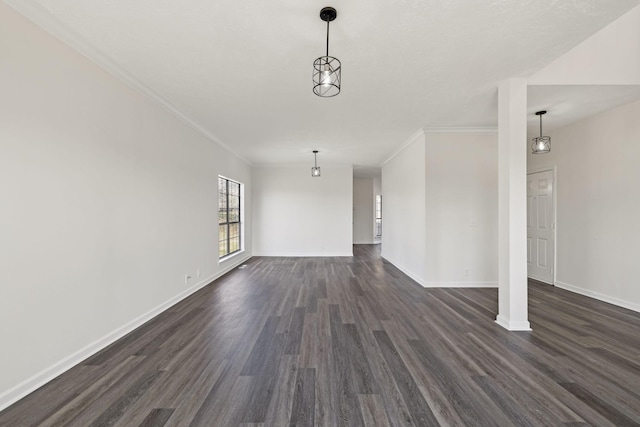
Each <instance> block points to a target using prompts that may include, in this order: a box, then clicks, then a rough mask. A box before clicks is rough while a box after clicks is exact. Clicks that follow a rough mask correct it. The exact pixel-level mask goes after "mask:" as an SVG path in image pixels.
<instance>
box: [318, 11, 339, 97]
mask: <svg viewBox="0 0 640 427" xmlns="http://www.w3.org/2000/svg"><path fill="white" fill-rule="evenodd" d="M337 16H338V12H336V10H335V9H334V8H332V7H324V8H322V10H321V11H320V19H322V20H323V21H325V22H326V23H327V54H326V55H325V56H321V57H320V58H318V59H316V60H315V61H313V93H315V94H316V95H318V96H321V97H324V98H328V97H331V96H336V95H337V94H339V93H340V80H341V75H342V66H341V64H340V61H339V60H338V59H337V58H334V57H333V56H329V22H331V21H333V20H334V19H336V17H337Z"/></svg>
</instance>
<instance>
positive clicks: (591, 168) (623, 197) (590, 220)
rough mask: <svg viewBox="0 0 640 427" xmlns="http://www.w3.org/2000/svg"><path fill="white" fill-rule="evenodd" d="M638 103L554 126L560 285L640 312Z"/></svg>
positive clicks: (531, 164) (531, 161) (536, 165)
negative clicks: (639, 261) (575, 121)
mask: <svg viewBox="0 0 640 427" xmlns="http://www.w3.org/2000/svg"><path fill="white" fill-rule="evenodd" d="M638 117H640V101H636V102H634V103H631V104H627V105H624V106H621V107H618V108H615V109H613V110H610V111H607V112H605V113H602V114H599V115H596V116H593V117H590V118H587V119H585V120H582V121H580V122H577V123H574V124H572V125H569V126H566V127H564V128H561V129H558V130H555V131H553V132H550V133H549V135H550V136H551V152H550V153H548V154H539V155H532V154H529V155H528V169H529V170H530V171H535V170H540V169H544V168H548V167H553V166H557V175H556V178H557V181H556V186H555V188H556V190H557V193H556V201H557V206H556V208H557V218H556V221H557V222H556V237H557V242H556V245H557V253H556V285H557V286H560V287H564V288H567V289H570V290H573V291H576V292H579V293H583V294H586V295H589V296H592V297H595V298H598V299H602V300H604V301H608V302H611V303H614V304H617V305H621V306H623V307H628V308H631V309H634V310H636V311H640V287H639V286H638V269H637V265H638V257H639V256H640V250H639V249H638V236H640V222H638V218H640V192H639V191H638V186H639V183H640V168H639V167H638V159H639V158H640V143H639V141H640V122H639V121H638Z"/></svg>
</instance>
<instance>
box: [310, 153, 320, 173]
mask: <svg viewBox="0 0 640 427" xmlns="http://www.w3.org/2000/svg"><path fill="white" fill-rule="evenodd" d="M311 176H312V177H314V178H315V177H317V176H320V167H319V166H318V150H313V166H312V167H311Z"/></svg>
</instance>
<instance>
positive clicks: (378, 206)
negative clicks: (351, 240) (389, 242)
mask: <svg viewBox="0 0 640 427" xmlns="http://www.w3.org/2000/svg"><path fill="white" fill-rule="evenodd" d="M374 216H375V223H376V236H375V237H382V195H381V194H376V197H375V214H374Z"/></svg>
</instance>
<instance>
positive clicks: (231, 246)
mask: <svg viewBox="0 0 640 427" xmlns="http://www.w3.org/2000/svg"><path fill="white" fill-rule="evenodd" d="M241 187H242V184H240V183H239V182H235V181H231V180H230V179H226V178H223V177H221V176H220V177H218V227H219V231H218V247H219V251H218V255H219V257H220V258H224V257H226V256H227V255H231V254H232V253H234V252H238V251H240V250H241V249H242V243H241V242H242V240H241V236H242V223H241V216H240V213H241V212H240V206H241V203H240V202H241V194H242V191H241V190H242V188H241Z"/></svg>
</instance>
